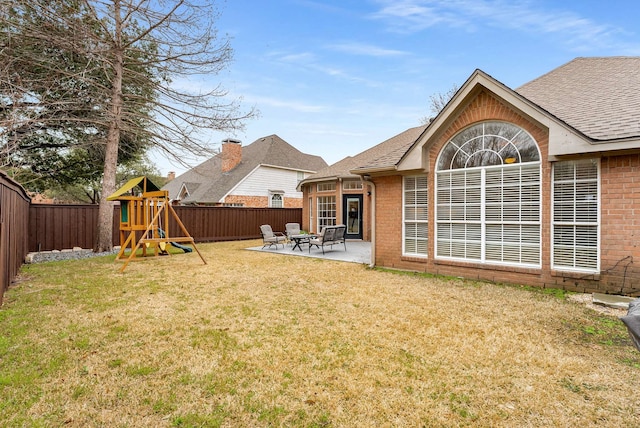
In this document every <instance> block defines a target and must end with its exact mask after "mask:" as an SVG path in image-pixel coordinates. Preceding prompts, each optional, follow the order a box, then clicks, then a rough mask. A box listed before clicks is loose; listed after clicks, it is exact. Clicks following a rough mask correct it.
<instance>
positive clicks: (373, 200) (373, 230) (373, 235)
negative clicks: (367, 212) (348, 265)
mask: <svg viewBox="0 0 640 428" xmlns="http://www.w3.org/2000/svg"><path fill="white" fill-rule="evenodd" d="M362 179H363V180H364V181H365V182H366V183H368V184H370V185H371V203H370V204H369V205H370V207H371V260H370V262H369V267H370V268H374V267H376V184H375V183H374V182H373V181H371V176H370V175H363V176H362Z"/></svg>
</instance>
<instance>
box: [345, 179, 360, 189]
mask: <svg viewBox="0 0 640 428" xmlns="http://www.w3.org/2000/svg"><path fill="white" fill-rule="evenodd" d="M342 189H343V190H361V189H362V181H359V180H345V181H343V182H342Z"/></svg>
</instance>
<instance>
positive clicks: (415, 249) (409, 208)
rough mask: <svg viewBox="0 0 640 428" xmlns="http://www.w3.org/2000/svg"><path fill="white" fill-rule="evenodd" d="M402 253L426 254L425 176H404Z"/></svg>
mask: <svg viewBox="0 0 640 428" xmlns="http://www.w3.org/2000/svg"><path fill="white" fill-rule="evenodd" d="M403 186H404V198H403V201H404V202H403V204H404V215H403V218H404V223H403V225H404V229H403V243H404V244H403V253H404V254H406V255H411V256H426V255H427V242H428V239H427V238H428V223H427V221H428V219H429V218H428V208H427V176H426V175H416V176H410V177H404V185H403Z"/></svg>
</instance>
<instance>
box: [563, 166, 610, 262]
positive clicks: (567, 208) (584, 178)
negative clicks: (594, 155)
mask: <svg viewBox="0 0 640 428" xmlns="http://www.w3.org/2000/svg"><path fill="white" fill-rule="evenodd" d="M598 187H599V180H598V161H597V160H595V159H587V160H580V161H565V162H556V163H555V164H554V165H553V268H555V269H563V270H576V271H589V272H594V271H598V270H599V264H600V262H599V253H600V252H599V250H598V246H599V242H598V241H599V239H598V237H599V235H600V233H599V226H598V225H599V221H598V218H599V214H598V213H599V211H600V209H599V203H598V201H599V195H598V194H599V191H598Z"/></svg>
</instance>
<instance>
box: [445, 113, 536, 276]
mask: <svg viewBox="0 0 640 428" xmlns="http://www.w3.org/2000/svg"><path fill="white" fill-rule="evenodd" d="M540 197H541V184H540V153H539V150H538V145H537V144H536V142H535V140H534V139H533V138H532V137H531V136H530V135H529V134H528V133H527V132H526V131H524V130H523V129H522V128H520V127H518V126H516V125H513V124H510V123H505V122H494V121H491V122H483V123H479V124H476V125H473V126H471V127H469V128H466V129H465V130H463V131H461V132H460V133H458V134H457V135H456V136H454V137H453V138H452V139H451V140H450V141H449V142H448V143H447V144H446V145H445V146H444V147H443V149H442V151H441V152H440V156H439V158H438V162H437V171H436V199H437V200H436V255H437V257H439V258H444V259H452V260H464V261H474V262H479V263H492V264H502V265H511V266H527V267H539V266H540V265H541V262H540V257H541V237H540V228H541V208H540V207H541V204H540Z"/></svg>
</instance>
